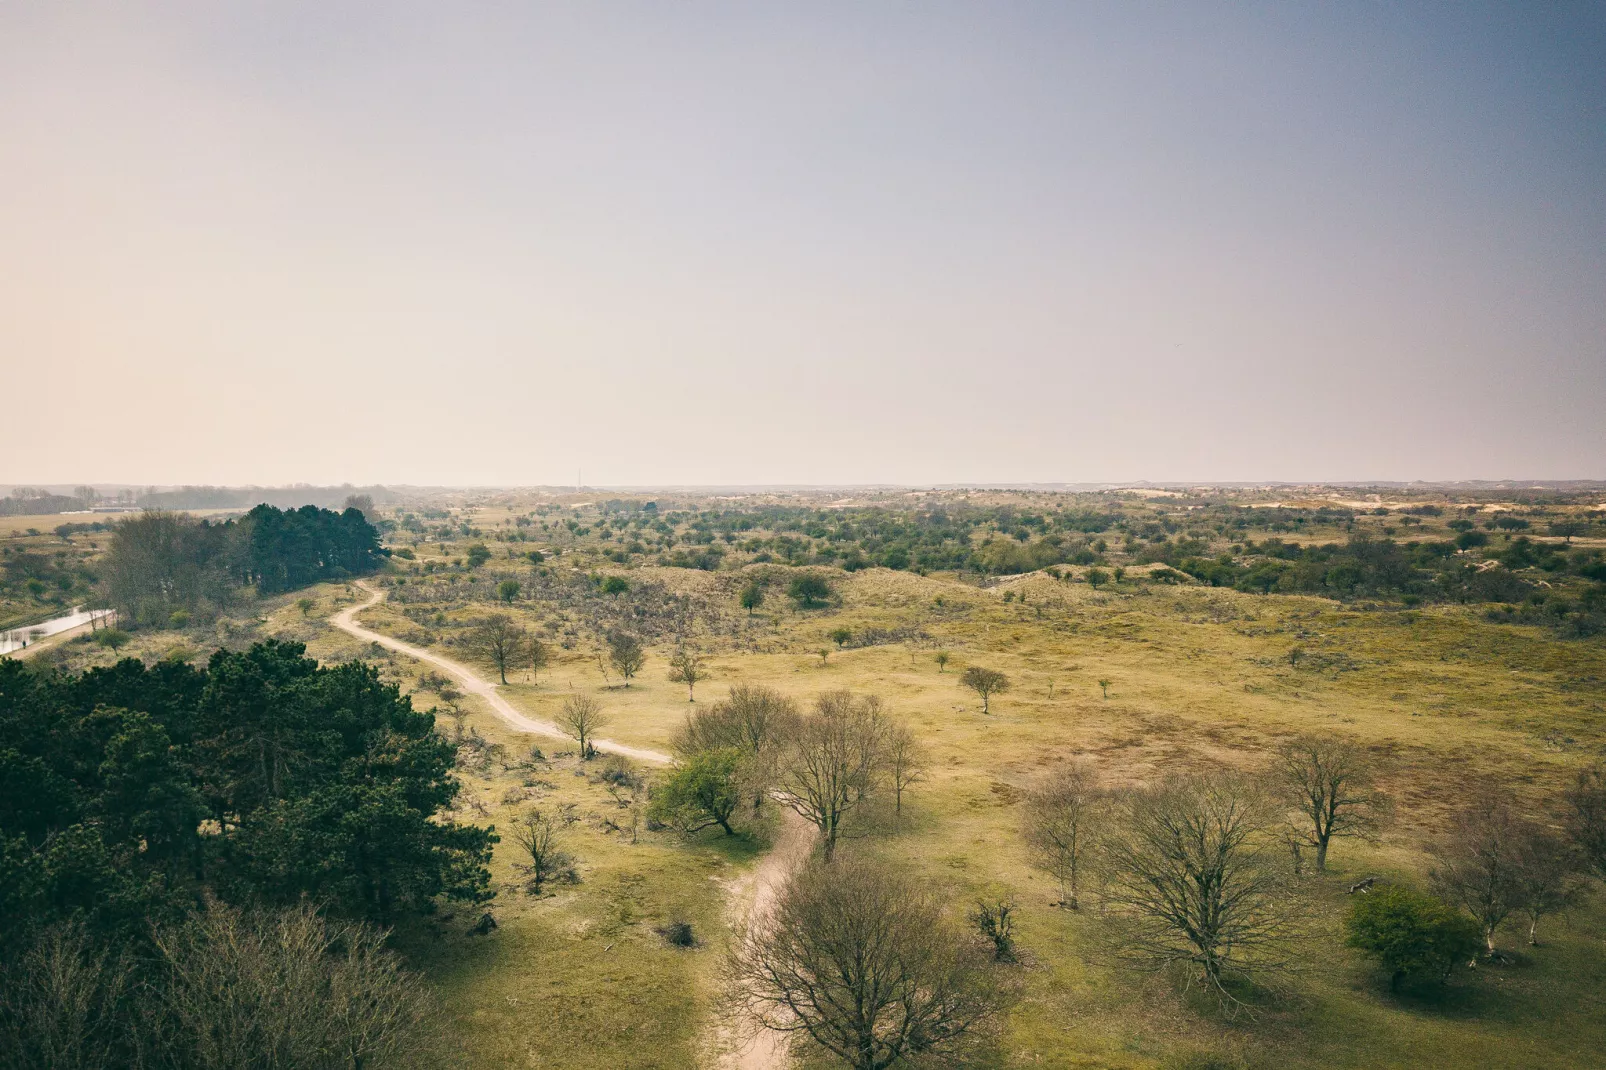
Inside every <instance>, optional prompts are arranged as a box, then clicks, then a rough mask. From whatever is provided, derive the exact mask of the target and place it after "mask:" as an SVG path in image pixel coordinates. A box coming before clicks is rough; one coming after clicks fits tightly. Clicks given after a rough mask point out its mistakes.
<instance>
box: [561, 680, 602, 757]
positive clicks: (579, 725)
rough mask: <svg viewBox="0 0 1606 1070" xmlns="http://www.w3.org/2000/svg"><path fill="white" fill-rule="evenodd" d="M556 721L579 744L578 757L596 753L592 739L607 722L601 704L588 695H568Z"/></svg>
mask: <svg viewBox="0 0 1606 1070" xmlns="http://www.w3.org/2000/svg"><path fill="white" fill-rule="evenodd" d="M558 723H559V724H560V725H562V726H563V728H564V729H565V730H566V731H567V732H568V733H569V735H571V736H573V737H574V738H575V741H576V742H578V743H579V744H580V757H581V758H582V759H586V758H590V757H591V756H592V755H593V754H595V753H596V748H595V747H594V746H592V741H593V740H594V739H595V738H596V734H597V733H598V732H600V731H602V729H603V728H604V727H605V726H606V725H607V724H608V719H607V717H606V716H604V714H603V712H602V705H601V704H600V703H598V702H597V700H596V699H594V698H592V697H591V696H589V695H570V696H568V697H567V698H565V699H564V700H563V709H562V710H561V711H559V713H558Z"/></svg>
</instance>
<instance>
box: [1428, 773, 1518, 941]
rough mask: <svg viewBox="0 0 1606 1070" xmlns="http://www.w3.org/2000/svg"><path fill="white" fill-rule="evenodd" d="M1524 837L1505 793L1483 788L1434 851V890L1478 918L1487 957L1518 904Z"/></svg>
mask: <svg viewBox="0 0 1606 1070" xmlns="http://www.w3.org/2000/svg"><path fill="white" fill-rule="evenodd" d="M1526 834H1527V830H1526V829H1524V828H1523V822H1522V820H1521V819H1520V818H1519V817H1518V816H1517V815H1516V813H1515V812H1514V810H1513V809H1512V802H1511V799H1510V797H1509V795H1507V793H1505V792H1504V791H1501V790H1499V789H1496V788H1493V787H1486V788H1484V789H1482V790H1480V791H1479V792H1478V793H1477V794H1476V796H1475V797H1474V798H1473V799H1472V801H1471V802H1470V803H1469V804H1467V805H1466V806H1465V807H1464V808H1462V809H1461V810H1460V811H1458V812H1457V813H1456V814H1455V815H1454V816H1453V817H1452V818H1451V819H1450V829H1449V832H1448V833H1447V834H1446V835H1445V837H1444V838H1443V839H1442V840H1440V841H1439V842H1438V843H1436V844H1434V845H1433V848H1432V853H1433V857H1434V859H1435V863H1436V864H1435V865H1434V867H1433V869H1432V870H1430V871H1429V873H1428V877H1429V879H1430V880H1431V881H1432V883H1433V889H1434V891H1436V892H1437V893H1438V894H1439V895H1441V896H1443V897H1444V898H1445V899H1448V900H1449V901H1450V902H1452V903H1455V904H1457V905H1458V906H1461V907H1464V908H1465V909H1466V911H1467V912H1468V913H1469V914H1471V915H1472V916H1473V917H1474V918H1476V919H1477V920H1478V924H1479V926H1480V927H1481V928H1482V929H1483V942H1484V945H1485V946H1486V947H1487V949H1488V950H1489V952H1490V953H1491V954H1493V953H1494V950H1495V946H1494V934H1495V930H1496V929H1498V928H1500V925H1501V923H1503V922H1504V921H1505V920H1506V918H1508V917H1510V916H1511V915H1512V913H1514V912H1515V911H1517V910H1518V909H1520V908H1521V906H1522V889H1521V885H1520V883H1519V881H1518V879H1517V868H1518V853H1519V851H1520V850H1521V844H1522V841H1523V839H1524V837H1525V836H1526Z"/></svg>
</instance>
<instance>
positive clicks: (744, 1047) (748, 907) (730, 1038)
mask: <svg viewBox="0 0 1606 1070" xmlns="http://www.w3.org/2000/svg"><path fill="white" fill-rule="evenodd" d="M357 586H358V587H360V588H361V589H362V590H363V591H365V592H367V594H368V596H369V597H368V601H366V602H363V603H361V604H358V605H353V606H348V607H346V608H345V609H343V610H341V611H340V612H339V613H336V614H335V615H334V616H332V617H330V618H329V623H330V624H333V625H334V626H335V627H336V628H339V629H340V630H341V631H343V632H345V633H346V634H347V635H351V636H355V637H356V638H358V639H362V640H364V641H366V642H371V643H378V644H379V645H380V646H382V647H384V648H385V649H387V650H394V651H396V652H397V653H399V654H406V655H407V656H408V657H410V658H417V659H418V660H419V661H423V662H428V663H429V664H431V665H434V666H435V667H436V668H438V669H440V670H441V671H442V672H445V673H446V674H447V675H449V676H451V677H452V678H453V679H454V680H456V681H457V682H458V683H459V684H461V685H462V687H463V690H464V691H465V692H467V693H469V694H472V695H478V696H479V697H480V698H482V699H484V700H485V701H486V702H487V703H488V704H489V705H490V707H491V709H492V710H494V711H495V713H496V715H497V716H498V717H500V718H502V720H503V721H505V722H507V724H508V725H509V726H511V727H513V728H515V729H518V730H519V731H521V732H531V733H534V734H536V735H543V736H552V737H553V738H556V739H569V738H571V737H570V736H569V734H568V733H567V732H565V731H563V729H561V728H559V727H558V726H557V725H555V724H553V723H552V722H551V721H540V720H536V719H535V718H532V717H527V716H525V715H524V714H522V713H520V712H519V711H518V710H515V709H514V708H513V707H512V706H511V705H509V704H508V701H507V700H506V699H505V698H503V697H502V696H501V695H499V694H497V689H496V685H495V684H493V683H491V682H490V681H489V680H482V679H480V677H479V676H477V675H476V674H475V673H474V671H473V670H472V669H470V668H468V667H467V666H466V665H460V664H459V663H457V662H455V661H452V660H451V659H450V658H443V657H441V656H440V655H439V654H434V653H431V652H430V651H428V650H425V649H424V648H422V647H417V646H413V645H412V644H411V643H404V642H402V641H401V640H400V639H393V638H391V637H390V636H388V635H383V634H381V633H379V632H376V631H371V630H370V629H368V628H364V627H363V626H362V625H360V624H358V623H357V620H356V618H357V614H358V613H361V612H362V611H363V610H365V609H371V608H373V607H374V606H376V605H378V604H379V603H380V602H382V601H384V598H385V593H384V592H383V591H378V590H375V589H374V588H372V587H370V586H368V585H367V584H366V583H362V582H360V581H359V582H358V583H357ZM596 747H597V749H598V750H600V751H607V752H609V753H612V754H622V755H624V756H626V757H628V758H635V759H637V760H638V761H643V762H652V763H654V764H657V765H667V764H668V763H669V761H670V758H669V755H667V754H663V753H661V752H659V751H655V750H646V749H644V748H642V747H628V746H625V745H624V744H623V743H615V742H613V741H612V740H608V739H599V740H597V741H596ZM781 813H782V816H783V818H784V820H783V822H782V825H781V833H780V835H779V836H778V837H777V838H776V841H775V846H774V847H772V848H771V849H770V850H769V852H768V853H767V854H765V855H764V857H763V858H762V859H760V860H759V863H758V865H756V866H754V867H753V868H752V870H750V871H749V872H747V873H745V874H743V875H742V876H741V877H740V878H738V879H737V880H735V881H732V882H731V884H730V886H729V894H730V899H731V908H732V911H733V912H734V913H735V914H736V916H735V917H734V918H733V919H732V921H733V924H735V925H742V924H749V925H750V924H752V923H753V922H754V921H755V920H757V919H760V918H763V917H766V916H768V914H769V912H770V910H772V909H773V908H774V905H775V896H776V894H777V893H778V892H779V891H780V889H781V888H782V887H783V886H785V884H786V881H787V878H788V877H790V876H791V875H792V873H793V872H794V871H796V869H797V867H798V866H800V865H802V864H803V860H804V859H805V858H807V857H808V853H809V848H810V847H812V846H813V844H814V827H813V826H812V825H810V824H809V823H808V822H806V821H804V820H803V819H802V818H801V817H798V816H797V815H796V814H794V813H793V812H792V811H790V810H782V811H781ZM786 1041H787V1038H786V1036H785V1035H784V1034H782V1033H777V1032H774V1031H773V1030H768V1029H762V1028H760V1029H756V1030H755V1029H753V1028H751V1027H748V1028H747V1029H745V1030H744V1029H740V1028H733V1027H729V1026H725V1027H721V1029H720V1030H719V1032H718V1034H717V1037H716V1043H717V1046H718V1048H719V1050H720V1052H721V1055H720V1067H721V1070H781V1068H782V1067H785V1066H786V1065H787V1063H788V1062H789V1061H790V1060H789V1059H788V1057H787V1051H786Z"/></svg>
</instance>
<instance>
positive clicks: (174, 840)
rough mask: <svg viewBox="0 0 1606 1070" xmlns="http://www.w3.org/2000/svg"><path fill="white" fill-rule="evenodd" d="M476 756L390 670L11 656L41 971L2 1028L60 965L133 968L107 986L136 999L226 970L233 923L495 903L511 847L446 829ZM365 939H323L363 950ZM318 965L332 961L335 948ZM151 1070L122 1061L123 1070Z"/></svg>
mask: <svg viewBox="0 0 1606 1070" xmlns="http://www.w3.org/2000/svg"><path fill="white" fill-rule="evenodd" d="M454 760H455V747H454V746H453V744H451V743H450V742H448V741H447V740H446V739H444V738H443V737H442V736H441V735H439V734H437V733H436V732H435V731H434V717H433V716H432V715H431V714H429V713H420V712H416V711H414V710H413V708H412V705H411V701H410V700H409V699H408V698H406V697H404V696H402V695H401V694H400V693H399V692H398V691H397V689H396V688H395V687H393V686H388V685H385V684H382V683H380V682H379V679H378V675H377V673H376V672H375V671H374V670H373V669H371V668H369V667H367V666H364V665H362V664H360V663H355V662H353V663H349V664H344V665H338V666H333V667H322V666H319V665H318V664H317V662H315V661H313V660H311V659H309V658H306V657H304V656H303V648H302V647H301V645H300V644H294V643H276V642H270V643H263V644H259V645H257V646H255V647H253V648H252V649H250V650H249V651H246V652H238V653H229V652H224V651H219V652H218V653H217V654H215V655H214V656H213V657H212V659H211V661H210V663H209V664H208V665H207V667H206V668H205V669H202V670H196V669H193V668H191V667H189V666H188V665H185V664H183V663H177V662H174V663H162V664H159V665H156V666H154V667H149V668H147V667H146V666H144V665H143V664H141V663H140V662H138V661H134V660H132V659H129V660H125V661H122V662H120V663H118V664H117V665H115V666H113V667H111V668H106V669H94V670H90V671H89V672H86V673H84V674H82V675H79V676H65V675H59V674H54V673H36V672H32V671H30V670H29V669H27V668H25V667H24V664H23V663H21V662H17V661H12V660H0V961H7V962H14V963H20V964H22V966H23V968H22V969H20V970H11V971H8V972H6V973H5V974H4V975H3V976H0V982H3V984H0V1018H4V1017H5V1016H6V1015H10V1016H11V1018H12V1019H13V1021H12V1024H13V1025H14V1024H15V1021H14V1019H15V1016H16V1015H17V1014H20V1013H22V1012H21V1011H19V1010H18V1007H19V1006H21V1005H22V1004H21V1003H19V1000H20V1001H22V1003H26V998H25V997H26V996H27V992H28V991H33V989H30V988H29V987H28V986H30V985H37V983H39V977H38V976H35V974H36V973H37V970H45V969H46V967H47V966H48V965H49V963H50V962H55V961H56V960H58V959H59V960H61V961H60V962H57V967H53V968H65V966H64V965H63V963H66V964H67V965H71V964H72V963H77V964H78V966H76V967H74V968H75V969H76V968H78V967H84V968H88V965H93V966H94V967H95V969H96V970H102V971H103V970H104V969H109V968H110V967H109V966H108V964H109V963H111V964H115V963H121V964H122V965H120V966H117V969H116V970H114V971H113V973H112V974H107V976H108V977H110V976H114V975H115V977H116V978H120V979H119V980H118V981H117V983H118V984H119V985H135V983H136V982H137V984H138V985H139V986H147V987H148V986H155V987H156V988H158V989H162V988H163V986H172V985H174V984H177V983H179V982H180V981H181V980H182V978H181V977H176V976H175V975H174V974H173V972H172V967H173V962H172V960H173V959H174V957H175V956H177V957H178V958H179V959H181V960H182V959H183V957H184V956H185V955H186V954H188V953H189V952H195V953H196V954H199V955H201V958H203V959H204V958H207V956H206V955H205V954H204V952H205V946H204V945H205V943H206V942H207V941H208V940H212V939H222V938H224V937H225V936H227V933H228V932H229V931H231V930H232V929H239V928H241V927H244V928H246V929H250V928H252V927H256V928H257V929H264V928H265V930H272V931H274V932H277V931H279V930H280V929H282V927H283V925H284V924H290V923H294V924H295V925H299V926H300V927H301V930H303V937H304V940H312V941H316V940H320V939H323V935H320V934H324V935H327V934H326V926H325V923H323V922H321V921H318V922H316V924H315V923H314V922H313V921H309V920H306V919H303V920H302V921H301V922H294V919H293V918H292V919H291V922H284V921H283V920H282V919H283V918H284V917H286V916H285V915H282V914H277V913H274V911H276V910H283V909H290V908H293V907H295V905H296V904H303V903H311V904H314V905H316V906H318V907H319V908H321V910H322V911H323V913H324V914H325V915H326V916H328V917H332V918H345V919H351V920H352V921H356V922H364V921H366V922H376V923H381V924H384V923H389V922H391V921H392V920H394V919H396V918H397V917H398V916H400V915H403V914H405V913H409V912H419V911H427V910H429V909H431V907H432V906H433V904H434V903H435V902H436V901H437V900H438V899H439V898H441V897H447V898H455V899H462V900H468V901H483V900H485V899H488V898H489V897H490V895H491V892H490V890H489V873H488V871H487V869H486V865H487V863H488V861H489V857H490V850H491V843H492V842H493V841H494V839H495V837H494V835H493V834H492V833H491V832H490V831H488V830H484V829H480V828H476V827H473V826H466V825H458V824H455V823H453V822H450V821H447V820H443V819H442V818H441V814H442V811H444V810H447V809H449V808H450V806H451V804H452V802H453V800H454V799H455V797H456V796H457V793H458V790H459V785H458V782H457V780H456V779H455V778H454V777H453V775H452V768H453V762H454ZM230 904H235V905H238V906H239V907H241V908H243V909H246V911H247V913H246V914H245V915H239V914H237V913H235V914H231V913H229V912H228V910H227V909H226V908H227V906H228V905H230ZM220 911H221V913H219V912H220ZM262 911H267V912H268V913H266V914H264V913H261V912H262ZM331 924H332V923H331ZM362 931H366V930H362ZM347 932H348V937H349V939H348V938H342V940H343V942H341V941H336V940H334V939H333V938H331V939H330V940H329V941H326V945H319V946H320V947H324V949H325V950H327V949H328V948H331V947H334V946H335V945H336V943H340V946H341V947H342V948H344V949H345V951H346V952H348V953H349V952H350V950H351V940H352V939H356V938H357V937H355V936H350V933H355V932H357V930H348V931H347ZM281 935H282V934H281ZM277 939H279V938H278V937H273V939H270V940H269V941H268V943H269V944H270V945H271V944H273V940H277ZM362 939H367V938H366V937H363V938H362ZM63 941H65V942H66V944H65V947H66V949H65V950H63V946H64V945H63ZM196 941H200V943H201V945H202V946H201V947H200V948H199V950H197V949H196V948H195V947H194V946H193V945H194V944H195V942H196ZM186 948H188V949H189V951H188V952H187V951H186ZM368 950H369V951H370V952H371V951H373V950H374V949H373V948H369V949H368ZM238 951H239V949H238V948H234V952H236V953H237V952H238ZM261 953H262V955H265V956H267V957H268V958H267V959H264V960H263V961H261V962H257V963H255V965H251V964H249V963H248V964H245V965H242V967H241V968H242V969H244V968H245V966H246V965H250V966H251V968H252V969H258V970H262V971H268V972H270V973H271V972H272V971H273V970H276V969H280V968H281V967H282V966H283V963H282V962H280V961H279V959H277V958H274V956H276V955H277V956H280V957H282V956H283V954H286V953H287V952H286V951H285V949H284V948H283V947H280V946H277V945H275V946H266V947H264V948H263V949H262V951H261ZM309 954H310V953H309ZM53 955H54V956H55V958H54V959H53V958H52V957H51V956H53ZM41 956H43V957H42V958H41ZM268 959H271V960H272V961H268ZM308 961H309V962H310V963H312V964H315V965H317V966H318V969H324V968H325V967H330V968H332V967H331V966H330V962H329V961H328V960H327V956H325V955H323V954H322V952H321V951H320V952H319V953H318V954H314V955H311V957H310V958H309V960H308ZM29 963H32V964H33V965H31V966H30V965H28V964H29ZM192 965H194V966H196V967H197V968H199V965H200V960H199V959H197V960H196V961H195V962H194V963H192ZM369 965H373V963H372V962H371V963H369ZM364 968H365V969H366V967H364ZM30 970H34V971H35V973H30V972H29V971H30ZM48 972H49V971H48V970H46V973H48ZM384 972H385V971H384V970H383V969H381V970H380V973H384ZM95 976H97V977H99V976H101V974H99V973H97V974H96V975H95ZM30 978H31V979H30ZM303 980H304V979H303ZM95 983H96V984H99V983H100V982H98V981H97V982H95ZM298 983H301V982H298ZM307 983H312V982H307ZM329 983H331V984H332V983H333V982H329ZM318 984H324V982H318ZM19 986H21V987H20V988H19ZM315 987H316V986H315ZM325 987H327V985H325ZM25 990H26V991H25ZM169 994H170V995H171V996H172V997H173V998H174V999H177V998H179V997H180V996H183V995H184V993H183V992H170V993H169ZM203 995H204V993H198V992H190V993H189V996H190V997H193V998H197V999H199V998H201V997H202V996H203ZM97 998H98V997H97ZM107 998H109V999H112V1002H114V1003H116V1002H117V1000H118V999H120V998H121V997H116V998H113V997H111V996H108V997H107ZM159 1002H160V1001H159ZM168 1002H171V1001H168ZM119 1006H121V1004H119ZM125 1009H126V1008H125ZM107 1013H111V1011H108V1012H107ZM119 1013H122V1012H119ZM0 1024H3V1023H0ZM309 1028H310V1027H309ZM113 1047H114V1048H115V1047H116V1045H115V1044H114V1045H113ZM132 1061H133V1054H132V1053H129V1052H127V1051H121V1050H120V1049H119V1050H118V1051H117V1052H114V1053H113V1055H112V1056H111V1057H110V1061H109V1062H107V1063H104V1064H103V1065H110V1064H111V1063H117V1064H119V1065H122V1064H124V1063H125V1062H128V1063H130V1064H131V1063H132ZM348 1064H349V1063H348V1062H341V1061H339V1060H338V1059H337V1060H335V1061H334V1062H332V1063H329V1064H328V1065H348ZM22 1065H27V1064H26V1063H23V1064H22ZM35 1065H38V1064H35ZM62 1065H65V1064H62ZM230 1065H256V1064H255V1063H251V1064H246V1063H239V1064H230ZM276 1065H277V1064H276ZM297 1065H301V1064H299V1063H298V1064H297ZM306 1065H324V1064H323V1063H316V1064H315V1063H313V1062H310V1061H309V1062H307V1063H306Z"/></svg>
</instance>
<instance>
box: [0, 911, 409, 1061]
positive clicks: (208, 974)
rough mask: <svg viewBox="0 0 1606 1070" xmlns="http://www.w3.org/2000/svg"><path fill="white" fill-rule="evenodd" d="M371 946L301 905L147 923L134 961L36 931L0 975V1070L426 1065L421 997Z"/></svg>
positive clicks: (79, 938)
mask: <svg viewBox="0 0 1606 1070" xmlns="http://www.w3.org/2000/svg"><path fill="white" fill-rule="evenodd" d="M385 940H386V933H385V932H384V931H383V930H380V929H376V928H373V927H371V926H368V925H365V924H363V923H361V922H354V921H334V920H330V919H327V918H325V917H323V916H321V915H320V914H319V913H318V912H317V911H315V910H313V909H312V908H311V907H310V906H308V905H305V904H302V905H299V906H294V907H290V908H287V909H284V910H273V909H265V908H264V909H250V910H238V909H235V908H233V907H229V906H225V905H223V904H220V903H216V902H213V903H210V904H208V906H207V907H206V909H205V910H203V911H200V912H197V913H195V914H193V915H191V916H189V917H188V918H185V919H184V920H182V921H177V922H173V923H170V924H157V925H154V926H153V927H152V929H151V930H150V943H149V953H148V954H147V955H145V956H142V959H143V961H142V962H139V963H137V962H136V959H135V957H134V955H133V954H132V953H131V952H130V951H129V950H127V949H124V950H121V951H117V950H112V949H109V948H107V947H106V946H105V945H103V944H100V943H99V942H97V940H96V939H95V937H94V935H93V934H92V932H91V931H90V929H89V928H87V927H86V926H84V925H81V924H79V923H77V922H73V923H69V924H64V925H57V926H53V927H49V928H46V929H44V930H42V931H41V932H40V933H39V934H38V936H37V938H36V939H34V940H33V941H31V942H30V944H29V945H27V946H24V947H21V948H16V949H14V954H13V955H12V956H11V957H10V958H9V959H8V961H7V962H6V963H5V964H4V969H3V970H0V1065H4V1066H6V1067H51V1068H53V1070H54V1068H61V1070H80V1068H81V1070H90V1068H93V1067H107V1066H117V1067H126V1068H129V1070H141V1068H145V1067H153V1068H154V1067H173V1066H184V1067H193V1068H196V1070H214V1068H215V1070H225V1068H228V1070H234V1068H238V1067H259V1066H269V1065H271V1066H284V1067H290V1066H294V1067H298V1068H300V1067H305V1068H308V1070H347V1068H352V1067H365V1066H366V1067H380V1066H383V1067H407V1066H414V1065H430V1058H429V1052H428V1048H429V1046H430V1045H429V1037H428V1034H427V1031H426V1030H425V1029H424V1025H425V1023H426V1021H427V1015H428V1002H427V998H426V995H425V991H424V989H423V987H422V986H421V985H420V984H419V982H418V980H417V979H416V978H415V977H414V976H413V975H412V974H410V973H408V972H406V971H405V970H403V969H402V968H401V963H400V960H399V959H398V958H397V957H396V956H395V955H394V954H393V953H391V952H390V951H388V950H386V948H385Z"/></svg>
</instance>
